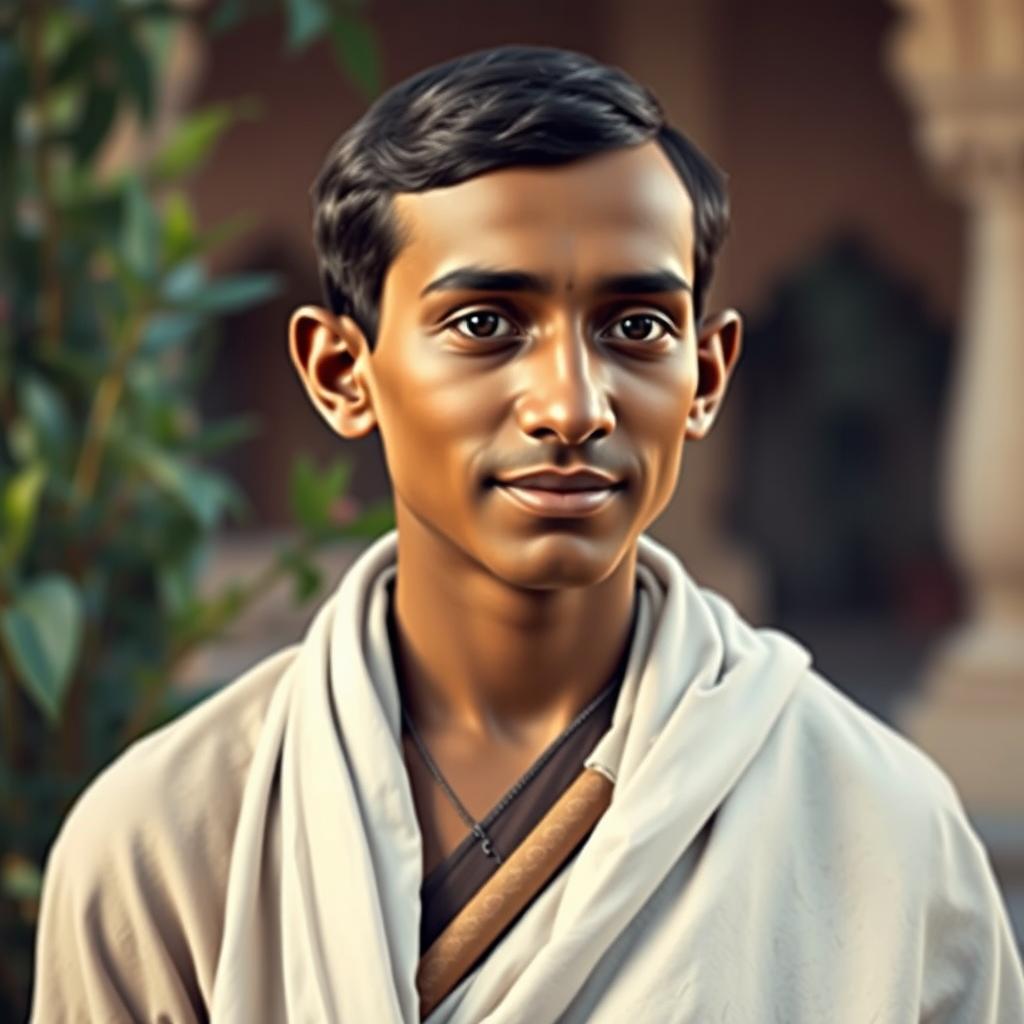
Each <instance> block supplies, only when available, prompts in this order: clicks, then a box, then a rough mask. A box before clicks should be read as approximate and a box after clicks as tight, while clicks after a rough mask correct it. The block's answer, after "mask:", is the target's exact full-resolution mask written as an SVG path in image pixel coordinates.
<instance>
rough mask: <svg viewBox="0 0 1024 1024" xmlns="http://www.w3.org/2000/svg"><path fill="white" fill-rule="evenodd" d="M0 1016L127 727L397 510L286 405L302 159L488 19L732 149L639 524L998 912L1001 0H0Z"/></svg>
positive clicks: (1023, 348)
mask: <svg viewBox="0 0 1024 1024" xmlns="http://www.w3.org/2000/svg"><path fill="white" fill-rule="evenodd" d="M0 31H2V35H0V126H2V140H0V146H2V147H3V148H2V149H0V195H2V206H3V209H2V216H3V223H2V239H0V244H2V259H3V264H2V266H0V270H2V277H0V429H2V431H3V435H2V437H0V498H2V508H0V517H2V522H3V531H2V532H0V688H2V696H3V700H2V702H0V714H2V716H3V717H2V719H0V725H2V729H0V739H2V741H3V754H4V756H3V760H2V762H0V771H2V772H3V774H2V775H0V797H2V799H3V809H2V812H0V885H2V893H0V899H2V903H0V908H2V909H0V937H2V941H3V957H2V958H0V960H2V964H3V966H2V969H0V993H2V995H0V1000H4V1001H3V1002H0V1018H2V1016H3V1014H4V1013H5V1012H8V1013H10V1015H11V1019H20V1016H19V1014H20V1013H21V1009H20V1008H21V1007H22V1006H23V1005H24V993H25V991H26V985H27V978H28V974H29V972H30V961H31V954H30V948H31V937H32V928H33V922H34V915H35V910H36V906H37V899H38V885H39V872H40V869H41V867H42V864H43V858H44V857H45V851H46V849H47V848H48V846H49V843H50V842H51V841H52V838H53V835H54V833H55V829H56V828H57V826H58V824H59V821H60V819H61V817H62V816H63V814H64V813H65V812H66V809H67V806H68V804H69V802H70V801H71V800H73V799H74V796H75V795H76V794H77V793H78V792H79V791H80V790H81V788H82V786H84V785H85V784H86V783H87V782H88V780H89V779H90V778H91V777H92V776H93V775H94V774H95V772H96V771H97V770H98V769H99V768H100V767H101V766H102V765H104V764H106V763H108V762H109V761H110V760H111V759H112V758H113V757H114V756H115V755H116V753H117V752H118V751H119V750H120V749H123V747H124V745H125V744H127V743H128V742H130V741H131V740H132V739H133V738H135V737H136V736H138V735H141V734H142V733H144V732H146V731H148V730H149V729H151V728H153V727H155V726H156V725H158V724H159V723H160V722H162V721H166V720H167V719H168V718H169V717H172V716H173V715H175V714H178V713H180V711H181V710H182V709H184V708H185V707H187V706H188V705H189V704H190V703H191V702H193V701H195V700H197V699H200V698H201V697H202V696H203V695H204V694H206V693H208V692H209V691H210V690H211V689H212V688H215V687H216V686H218V685H222V684H223V683H224V682H225V681H227V680H228V679H230V678H232V676H234V675H235V674H237V673H238V672H239V671H241V670H243V669H244V668H246V667H248V666H249V665H251V664H252V663H253V662H254V661H255V660H257V659H258V658H259V657H261V656H262V655H263V654H265V653H268V652H269V651H271V650H274V649H276V648H278V647H280V646H282V645H284V644H287V643H291V642H294V641H295V640H297V639H298V638H299V637H300V636H301V634H302V630H303V627H304V625H305V623H306V622H307V621H308V620H309V618H310V617H311V615H312V611H313V609H314V608H315V607H316V605H317V603H318V601H319V600H320V599H322V598H323V597H324V596H326V593H327V590H328V588H329V587H330V586H331V585H332V584H333V583H334V582H335V581H336V580H337V579H338V577H339V575H340V574H341V573H342V572H343V571H344V568H345V567H346V566H347V565H348V564H349V562H350V561H351V559H352V558H353V557H354V555H355V554H356V553H357V552H358V551H359V550H360V549H361V547H362V546H363V545H365V543H366V542H367V541H368V539H370V538H372V537H374V536H376V535H378V534H379V533H380V532H381V531H383V530H384V529H387V528H388V527H389V526H390V525H391V518H390V515H391V514H390V502H389V494H388V483H387V477H386V473H385V468H384V463H383V459H382V456H381V451H380V446H379V444H378V443H377V441H376V439H373V438H371V439H367V440H365V441H361V442H356V443H352V442H349V443H343V442H342V441H341V440H340V439H339V438H337V437H336V436H335V435H334V434H332V433H330V432H329V431H328V429H327V428H326V427H325V426H324V425H323V424H322V422H321V421H320V420H319V418H318V417H317V416H316V414H315V413H314V412H313V410H312V408H311V407H310V406H309V404H308V402H307V400H306V398H305V396H304V394H303V392H302V390H301V388H300V386H299V384H298V381H297V379H296V377H295V375H294V372H293V371H292V369H291V366H290V364H289V361H288V358H287V352H286V331H287V321H288V317H289V314H290V312H291V310H292V309H293V308H294V307H295V306H296V305H298V304H300V303H303V302H309V301H313V302H319V301H320V295H319V288H318V283H317V275H316V265H315V260H314V255H313V248H312V244H311V240H310V208H309V201H308V195H307V191H308V188H309V186H310V184H311V182H312V180H313V178H314V176H315V174H316V172H317V170H318V168H319V166H320V163H321V161H322V160H323V158H324V156H325V155H326V152H327V149H328V148H329V146H330V144H331V143H332V142H333V141H334V139H335V138H336V137H337V136H338V135H339V134H340V133H341V132H342V131H343V130H344V129H345V128H346V127H348V126H349V125H350V124H351V123H352V122H353V121H354V120H355V119H356V118H357V117H358V116H359V115H360V114H361V112H362V111H363V110H364V109H365V108H366V106H367V104H368V102H370V101H371V99H372V97H373V96H374V95H376V94H377V93H378V92H379V91H380V90H381V89H382V88H386V87H387V86H388V85H389V84H391V83H393V82H396V81H398V80H400V79H402V78H404V77H406V76H408V75H409V74H411V73H413V72H415V71H417V70H419V69H421V68H423V67H425V66H427V65H430V64H433V63H436V62H438V61H441V60H444V59H447V58H449V57H452V56H455V55H457V54H460V53H464V52H467V51H469V50H473V49H478V48H481V47H485V46H490V45H495V44H500V43H513V42H514V43H533V44H548V45H554V46H562V47H568V48H571V49H578V50H582V51H584V52H586V53H588V54H591V55H593V56H595V57H597V58H599V59H601V60H604V61H607V62H609V63H612V64H616V65H619V66H621V67H623V68H625V69H626V70H627V71H629V72H630V73H631V74H633V75H634V76H635V77H636V78H638V79H639V80H640V81H642V82H644V83H645V84H647V85H648V86H650V87H651V88H652V89H653V90H654V91H655V93H656V94H657V95H658V96H659V97H660V99H661V100H662V102H663V104H664V106H665V107H666V109H667V112H668V114H669V117H670V119H671V121H672V122H673V123H674V124H675V125H677V126H678V127H680V128H681V129H682V130H684V131H685V132H686V133H687V134H689V135H690V136H691V137H692V138H693V139H694V140H695V141H696V142H697V143H698V144H699V145H700V146H701V147H702V148H703V149H704V150H705V151H706V152H707V153H708V154H709V155H710V156H711V157H712V158H713V159H714V160H715V161H716V162H717V163H718V164H719V165H720V166H721V167H722V168H723V169H724V170H725V171H726V172H727V173H728V175H729V183H730V193H731V196H732V206H733V228H732V232H731V236H730V239H729V240H728V242H727V243H726V246H725V249H724V253H723V256H722V258H721V261H720V264H719V269H718V271H717V274H716V278H715V284H714V287H713V291H712V297H711V306H712V307H717V306H724V305H728V306H735V307H737V308H739V309H740V310H741V312H742V313H743V315H744V317H745V321H746V327H747V330H746V339H745V349H744V353H743V356H742V359H741V363H740V366H739V370H738V373H737V376H736V377H735V382H734V385H733V390H732V393H731V395H730V397H729V401H728V402H727V403H726V404H725V406H724V409H723V414H722V417H721V419H720V420H719V422H718V424H717V425H716V428H715V430H714V432H713V433H712V435H711V436H710V437H709V438H708V439H707V440H705V441H704V442H702V443H701V444H699V445H697V444H694V445H690V446H689V447H688V449H687V452H686V456H685V461H684V469H683V473H682V476H681V484H680V487H679V491H678V494H677V496H676V499H675V500H674V502H673V504H672V506H671V507H670V508H669V509H668V510H667V511H666V513H665V514H664V515H663V516H662V517H661V519H660V520H659V521H658V523H657V524H656V525H655V527H654V528H653V530H652V531H651V532H652V533H653V534H654V535H655V536H656V537H657V538H658V539H660V540H662V541H663V542H665V543H667V544H668V545H670V546H671V547H672V548H673V549H674V550H676V551H677V552H678V553H679V554H680V555H681V557H682V558H683V560H684V562H685V563H686V565H687V566H688V567H689V569H690V571H691V572H692V574H693V575H694V576H695V577H696V578H697V579H698V580H700V581H701V582H703V583H705V584H707V585H709V586H711V587H713V588H715V589H718V590H719V591H721V592H722V593H724V594H725V595H726V596H728V597H729V598H730V599H732V600H733V601H734V602H735V604H736V605H737V606H738V607H739V608H740V610H741V611H742V612H744V614H746V615H747V616H748V617H749V618H750V619H752V620H753V621H755V622H756V623H759V624H765V625H772V626H775V627H777V628H781V629H784V630H786V631H788V632H790V633H793V634H794V635H795V636H797V637H798V638H799V639H800V640H802V641H803V642H804V643H805V644H806V645H807V646H808V647H809V648H810V650H811V651H812V652H813V653H814V656H815V659H816V662H817V665H818V668H819V670H820V671H821V672H822V673H823V674H825V675H826V676H827V677H828V678H830V679H831V680H832V681H833V682H834V683H835V684H836V685H838V686H839V687H840V688H842V689H843V690H845V691H847V692H848V693H850V694H851V695H852V696H853V697H854V698H855V699H856V700H858V701H859V702H860V703H862V704H863V705H865V706H867V707H868V708H869V709H871V710H872V711H874V712H875V713H876V714H878V715H879V716H881V717H882V718H883V719H884V720H886V721H888V722H889V723H890V724H892V725H893V726H894V727H896V728H897V729H899V730H900V731H901V732H904V733H906V734H908V735H910V736H911V737H912V738H913V739H914V740H915V741H916V742H918V743H919V744H921V745H922V746H923V747H924V748H925V749H926V750H928V751H929V752H930V753H931V754H932V755H933V756H934V757H935V758H936V759H937V760H939V762H940V763H941V764H942V765H943V767H944V768H945V769H946V770H947V771H948V772H949V773H950V774H951V775H952V777H953V779H954V781H955V782H956V784H957V786H958V789H959V790H960V793H961V795H962V797H963V799H964V802H965V804H966V807H967V810H968V813H969V814H970V816H971V818H972V820H973V821H974V823H975V825H976V827H977V828H978V830H979V832H980V833H981V835H982V837H983V839H984V840H985V842H986V844H987V846H988V849H989V852H990V855H991V857H992V859H993V862H994V865H995V868H996V871H997V874H998V876H999V878H1000V881H1001V883H1002V884H1003V887H1004V892H1005V893H1006V897H1007V901H1008V905H1009V907H1010V910H1011V915H1012V916H1013V918H1014V921H1015V926H1016V928H1017V929H1018V935H1024V753H1022V750H1024V528H1022V525H1021V524H1022V523H1024V471H1022V470H1024V411H1022V403H1021V399H1020V391H1021V388H1022V386H1024V288H1022V285H1024V0H986V2H985V3H979V4H976V5H966V4H962V3H956V2H954V0H904V2H902V3H893V2H888V3H886V2H882V0H872V2H867V0H865V2H862V3H858V4H834V5H828V6H823V5H821V4H818V3H812V2H811V0H776V2H774V3H771V4H764V3H759V2H756V0H675V2H671V3H670V2H666V0H643V2H630V3H625V2H624V0H586V2H583V0H563V2H561V3H558V4H552V3H549V2H541V0H517V2H516V3H506V2H498V0H487V2H484V0H366V2H350V0H279V2H274V0H267V2H262V3H248V4H247V3H245V2H244V0H213V2H211V3H209V4H202V3H192V2H191V0H186V2H184V3H181V2H177V0H173V2H167V0H137V2H131V3H128V2H116V3H115V2H113V0H78V2H68V3H65V4H55V3H48V2H40V3H32V4H27V5H26V4H22V3H14V4H13V5H12V4H10V3H3V2H0Z"/></svg>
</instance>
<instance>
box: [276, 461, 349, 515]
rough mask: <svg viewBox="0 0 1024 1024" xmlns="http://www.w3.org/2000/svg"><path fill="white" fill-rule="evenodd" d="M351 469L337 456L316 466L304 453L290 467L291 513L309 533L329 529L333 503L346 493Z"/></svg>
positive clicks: (346, 462)
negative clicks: (327, 464) (326, 464)
mask: <svg viewBox="0 0 1024 1024" xmlns="http://www.w3.org/2000/svg"><path fill="white" fill-rule="evenodd" d="M351 473H352V464H351V462H349V460H347V459H339V460H338V461H336V462H334V463H333V464H332V465H331V466H330V467H328V468H327V469H326V470H318V469H317V468H316V466H315V465H314V464H313V461H312V460H311V459H310V458H309V456H307V455H302V456H300V457H299V459H298V460H297V461H296V462H295V464H294V466H293V467H292V473H291V481H290V486H289V497H290V500H291V506H292V513H293V514H294V516H295V518H296V519H298V521H299V522H300V523H301V524H302V526H303V527H305V529H307V530H309V531H310V532H311V533H321V532H324V531H327V530H330V528H331V526H332V523H333V519H334V516H333V511H334V505H335V503H336V502H337V501H338V499H339V498H340V497H341V496H342V495H343V494H344V493H345V488H346V487H347V486H348V481H349V478H350V476H351Z"/></svg>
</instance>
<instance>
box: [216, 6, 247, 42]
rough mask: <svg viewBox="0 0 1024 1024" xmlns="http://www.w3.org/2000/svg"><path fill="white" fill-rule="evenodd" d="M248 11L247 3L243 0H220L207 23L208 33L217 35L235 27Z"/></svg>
mask: <svg viewBox="0 0 1024 1024" xmlns="http://www.w3.org/2000/svg"><path fill="white" fill-rule="evenodd" d="M248 13H249V11H248V4H246V2H245V0H221V2H220V3H219V4H217V6H216V7H215V9H214V11H213V14H212V15H211V16H210V20H209V22H208V23H207V28H208V30H209V32H210V35H212V36H219V35H221V34H222V33H224V32H228V31H230V30H231V29H233V28H236V27H237V26H238V25H240V24H241V23H242V20H243V19H244V18H245V16H246V14H248Z"/></svg>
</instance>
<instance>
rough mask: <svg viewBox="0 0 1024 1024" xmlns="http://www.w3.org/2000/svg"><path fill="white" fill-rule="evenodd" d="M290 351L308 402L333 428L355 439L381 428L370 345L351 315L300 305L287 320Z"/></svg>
mask: <svg viewBox="0 0 1024 1024" xmlns="http://www.w3.org/2000/svg"><path fill="white" fill-rule="evenodd" d="M288 349H289V353H290V354H291V358H292V363H293V364H294V366H295V369H296V371H297V372H298V374H299V378H300V379H301V380H302V384H303V386H304V387H305V389H306V394H307V395H309V400H310V401H311V402H312V403H313V407H314V408H315V409H316V411H317V412H318V413H320V415H321V416H322V417H323V418H324V419H325V420H326V421H327V425H328V426H329V427H330V428H331V430H333V431H334V432H335V433H336V434H340V435H341V436H342V437H347V438H356V437H364V436H365V435H367V434H369V433H370V432H371V431H372V430H373V429H374V427H376V425H377V417H376V415H375V414H374V411H373V402H372V394H371V391H370V388H369V386H368V383H369V380H370V379H372V370H371V368H370V355H371V352H370V345H369V342H367V340H366V336H365V335H364V334H363V332H362V330H361V329H360V327H359V325H358V324H357V323H356V322H355V321H354V320H353V319H352V318H351V317H348V316H337V315H336V314H334V313H332V312H331V311H330V310H329V309H323V308H322V307H320V306H300V307H299V308H298V309H297V310H295V312H294V313H293V314H292V318H291V321H290V323H289V324H288Z"/></svg>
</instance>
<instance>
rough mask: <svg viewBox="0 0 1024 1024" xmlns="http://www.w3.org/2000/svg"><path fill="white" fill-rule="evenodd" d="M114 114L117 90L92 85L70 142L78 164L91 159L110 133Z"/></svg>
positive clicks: (105, 86) (106, 86)
mask: <svg viewBox="0 0 1024 1024" xmlns="http://www.w3.org/2000/svg"><path fill="white" fill-rule="evenodd" d="M116 113H117V89H115V88H114V87H113V86H109V85H102V84H96V85H93V87H92V88H91V89H89V93H88V95H87V97H86V100H85V106H84V107H83V108H82V114H81V116H80V117H79V120H78V124H77V125H76V126H75V130H74V133H73V136H72V140H71V142H72V146H73V147H74V151H75V158H76V159H77V160H78V162H79V163H82V164H84V163H87V162H88V161H89V160H90V159H91V158H92V157H93V155H94V154H95V152H96V150H97V149H98V148H99V146H100V143H101V142H103V140H104V138H105V137H106V135H107V132H109V131H110V127H111V125H112V124H113V123H114V115H115V114H116Z"/></svg>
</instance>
